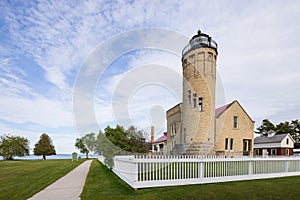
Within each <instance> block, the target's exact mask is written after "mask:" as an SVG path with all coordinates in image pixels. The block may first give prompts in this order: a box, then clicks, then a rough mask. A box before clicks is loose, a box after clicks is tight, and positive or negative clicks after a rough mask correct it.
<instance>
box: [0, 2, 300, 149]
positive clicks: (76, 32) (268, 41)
mask: <svg viewBox="0 0 300 200" xmlns="http://www.w3.org/2000/svg"><path fill="white" fill-rule="evenodd" d="M0 8H1V13H0V35H1V37H0V91H1V92H0V105H1V107H0V133H1V134H15V135H22V136H25V137H27V138H28V139H29V140H30V142H31V147H33V146H34V144H35V143H36V142H37V141H38V139H39V136H40V135H41V134H42V133H43V132H46V133H48V134H49V135H50V137H51V138H52V139H53V141H54V144H55V146H56V149H57V152H58V153H70V152H73V151H75V149H74V142H75V139H76V137H78V136H80V135H82V134H84V133H81V132H78V127H77V124H76V120H74V107H73V100H74V99H73V92H74V87H75V85H76V80H77V77H78V76H79V75H78V73H79V71H80V69H82V67H83V66H84V63H85V62H86V61H87V60H88V58H89V55H91V54H92V52H94V51H95V49H97V47H99V45H101V44H102V43H104V42H105V41H107V40H109V39H110V38H112V37H118V35H120V34H123V33H124V32H127V31H131V30H136V29H145V28H149V27H155V28H159V29H166V30H168V31H174V32H176V33H180V34H181V35H184V36H185V37H186V38H190V37H192V36H193V35H194V34H195V33H196V32H197V30H198V29H201V30H202V31H204V32H205V33H208V34H210V35H211V36H212V37H213V38H214V40H216V41H217V43H218V45H219V56H218V62H217V69H218V73H219V76H220V78H219V79H218V81H219V83H222V84H223V87H224V93H225V100H224V103H225V102H226V103H227V102H231V101H233V100H235V99H237V100H238V101H239V102H240V103H241V104H242V106H243V107H244V108H245V109H246V110H247V112H248V113H249V114H250V115H251V117H252V118H253V119H254V120H255V121H256V126H257V125H259V124H260V122H261V120H262V119H264V118H269V119H270V120H271V121H273V122H274V123H278V122H280V121H285V120H287V121H289V120H292V119H296V118H297V119H299V118H300V117H299V110H300V79H299V74H300V68H299V63H300V62H299V61H300V46H299V43H300V39H299V35H300V26H299V25H298V24H299V22H298V21H299V19H300V12H299V10H300V2H298V1H276V0H273V1H192V0H191V1H175V0H172V1H171V0H170V1H162V0H161V1H159V0H153V1H143V0H141V1H96V0H94V1H58V0H57V1H20V0H19V1H4V0H3V1H0ZM126 42H127V43H129V42H135V41H134V39H132V40H131V41H126ZM126 42H124V43H126ZM186 42H187V41H186ZM118 48H119V47H118V46H113V47H111V49H112V51H114V50H117V49H118ZM182 48H183V46H182ZM149 65H151V66H152V67H150V68H149V67H148V68H147V66H149ZM153 66H154V67H153ZM155 66H161V67H160V68H161V69H162V71H160V73H157V74H155V73H153V72H154V71H151V70H155V69H156V68H155ZM142 69H146V72H147V73H146V72H145V74H143V73H142V74H141V71H142ZM148 69H151V70H149V71H147V70H148ZM163 70H165V71H163ZM168 70H169V72H171V74H172V73H173V74H174V76H172V77H173V79H172V80H170V83H174V85H172V87H173V86H174V87H175V88H176V87H177V88H178V90H180V87H181V82H180V74H181V66H180V55H178V54H174V53H170V52H167V51H164V50H161V49H137V50H135V51H131V52H128V53H126V54H124V55H120V56H119V57H118V58H117V59H115V60H114V62H112V63H111V64H110V65H109V66H107V68H106V70H105V72H104V73H103V74H101V76H100V77H98V84H97V88H96V90H95V91H94V94H93V95H94V98H93V106H94V112H95V117H96V120H97V122H98V124H99V128H104V127H105V126H106V125H108V124H110V125H114V124H115V123H117V122H120V121H122V122H124V124H123V125H124V126H127V125H129V122H130V123H131V124H133V125H135V126H137V127H139V128H143V129H145V130H146V131H149V130H148V129H149V126H150V125H151V124H153V123H154V124H155V123H156V122H157V132H159V131H163V130H164V128H165V124H164V123H165V122H164V121H163V120H164V112H165V110H166V109H168V108H170V107H172V106H173V105H174V104H176V103H177V102H178V99H180V98H181V97H180V95H177V93H176V91H175V92H174V91H172V90H171V89H170V87H168V86H166V85H164V84H165V83H164V81H165V80H166V79H168V80H169V78H170V77H166V76H165V74H164V72H167V71H168ZM144 76H145V77H149V76H151V77H152V76H153V77H154V76H155V78H156V79H155V80H162V81H161V82H160V81H158V82H156V83H153V84H149V83H148V84H141V85H139V87H137V88H133V90H132V91H127V90H128V88H132V87H130V84H133V83H135V81H138V80H140V79H141V77H144ZM129 78H131V79H129ZM134 79H136V80H134ZM88 81H89V80H87V82H88ZM138 83H141V82H138ZM124 91H125V93H126V94H125V93H124ZM122 95H123V96H122ZM124 95H125V96H124ZM126 95H127V96H126ZM128 95H129V96H128ZM116 97H119V98H116ZM121 97H126V98H123V99H122V98H121ZM116 99H117V100H116ZM221 99H222V98H221ZM124 104H126V107H125V109H124V106H123V105H124ZM218 104H220V105H221V104H222V101H220V102H218ZM116 110H117V112H119V111H120V110H121V111H122V112H124V113H122V112H121V114H120V113H116ZM126 112H128V115H127V114H126ZM124 116H125V117H124ZM128 116H129V118H130V120H126V119H123V118H122V117H124V118H126V117H128ZM119 118H120V119H119ZM121 118H122V119H121ZM157 119H159V120H157ZM162 121H163V123H162ZM86 131H94V132H97V131H98V130H95V129H94V130H92V129H91V130H86Z"/></svg>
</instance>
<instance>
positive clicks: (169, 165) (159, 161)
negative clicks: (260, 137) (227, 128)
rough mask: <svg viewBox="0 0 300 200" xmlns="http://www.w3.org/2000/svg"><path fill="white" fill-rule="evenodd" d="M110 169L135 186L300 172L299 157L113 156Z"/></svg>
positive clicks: (144, 186) (208, 181) (298, 173)
mask: <svg viewBox="0 0 300 200" xmlns="http://www.w3.org/2000/svg"><path fill="white" fill-rule="evenodd" d="M99 160H100V161H101V162H103V161H104V158H103V157H99ZM113 172H114V173H115V174H116V175H118V176H119V177H120V178H121V179H122V180H124V181H125V182H126V183H127V184H129V185H130V186H131V187H132V188H134V189H138V188H150V187H162V186H176V185H189V184H205V183H216V182H228V181H242V180H253V179H264V178H276V177H285V176H296V175H300V157H268V158H262V157H241V158H222V157H218V158H216V157H215V158H213V157H210V158H207V157H200V156H152V157H149V156H133V155H132V156H115V157H114V167H113Z"/></svg>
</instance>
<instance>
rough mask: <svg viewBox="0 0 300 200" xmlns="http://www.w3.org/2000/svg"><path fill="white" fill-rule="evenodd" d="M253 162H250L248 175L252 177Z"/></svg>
mask: <svg viewBox="0 0 300 200" xmlns="http://www.w3.org/2000/svg"><path fill="white" fill-rule="evenodd" d="M252 162H253V161H252V160H249V162H248V175H252V173H253V168H252Z"/></svg>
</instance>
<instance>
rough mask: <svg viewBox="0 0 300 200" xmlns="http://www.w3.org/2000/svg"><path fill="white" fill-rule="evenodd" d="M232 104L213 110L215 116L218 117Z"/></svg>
mask: <svg viewBox="0 0 300 200" xmlns="http://www.w3.org/2000/svg"><path fill="white" fill-rule="evenodd" d="M231 104H232V103H229V104H226V105H224V106H222V107H220V108H217V109H216V110H215V116H216V117H219V116H220V115H221V114H222V113H223V112H224V111H225V110H226V109H227V108H228V107H229V106H230V105H231Z"/></svg>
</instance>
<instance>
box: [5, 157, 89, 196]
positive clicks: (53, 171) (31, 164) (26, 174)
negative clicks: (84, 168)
mask: <svg viewBox="0 0 300 200" xmlns="http://www.w3.org/2000/svg"><path fill="white" fill-rule="evenodd" d="M83 161H84V159H79V161H78V162H72V161H71V159H69V160H16V161H0V199H3V200H4V199H5V200H6V199H27V198H29V197H31V196H32V195H34V194H35V193H37V192H38V191H40V190H42V189H44V188H45V187H46V186H48V185H50V184H51V183H53V182H54V181H55V180H57V179H58V178H60V177H62V176H63V175H65V174H67V173H68V172H69V171H71V170H72V169H73V168H75V167H76V166H78V165H79V164H80V163H82V162H83Z"/></svg>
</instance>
